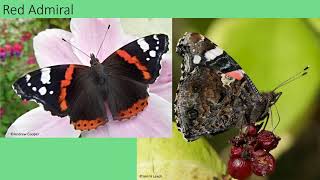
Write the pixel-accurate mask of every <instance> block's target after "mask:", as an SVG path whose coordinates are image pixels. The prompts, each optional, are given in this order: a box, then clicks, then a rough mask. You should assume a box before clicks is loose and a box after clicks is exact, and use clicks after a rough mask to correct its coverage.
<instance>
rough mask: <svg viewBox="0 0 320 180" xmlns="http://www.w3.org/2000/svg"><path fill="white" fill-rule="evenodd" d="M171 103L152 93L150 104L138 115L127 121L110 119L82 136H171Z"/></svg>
mask: <svg viewBox="0 0 320 180" xmlns="http://www.w3.org/2000/svg"><path fill="white" fill-rule="evenodd" d="M171 116H172V112H171V103H169V102H168V101H166V100H164V99H163V98H161V97H160V96H158V95H156V94H152V93H151V94H150V97H149V105H148V106H147V108H146V109H145V110H144V111H142V112H141V113H140V114H138V116H137V117H135V118H133V119H130V120H127V121H109V122H108V123H107V124H106V125H104V126H102V127H99V128H97V129H96V130H91V131H87V132H82V133H81V136H82V137H171V124H172V117H171Z"/></svg>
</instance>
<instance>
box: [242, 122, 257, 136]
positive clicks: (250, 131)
mask: <svg viewBox="0 0 320 180" xmlns="http://www.w3.org/2000/svg"><path fill="white" fill-rule="evenodd" d="M245 134H246V135H248V136H255V135H257V128H256V127H255V126H254V125H252V124H250V125H248V126H246V127H245Z"/></svg>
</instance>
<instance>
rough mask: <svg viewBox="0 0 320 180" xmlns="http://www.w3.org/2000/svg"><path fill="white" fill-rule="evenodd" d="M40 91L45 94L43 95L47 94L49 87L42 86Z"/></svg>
mask: <svg viewBox="0 0 320 180" xmlns="http://www.w3.org/2000/svg"><path fill="white" fill-rule="evenodd" d="M38 91H39V93H40V94H41V95H42V96H43V95H45V94H46V93H47V89H46V87H44V86H43V87H41V88H40V89H39V90H38Z"/></svg>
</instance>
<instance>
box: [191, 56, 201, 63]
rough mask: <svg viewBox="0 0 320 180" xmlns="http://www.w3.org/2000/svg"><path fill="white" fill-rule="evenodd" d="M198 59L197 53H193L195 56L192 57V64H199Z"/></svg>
mask: <svg viewBox="0 0 320 180" xmlns="http://www.w3.org/2000/svg"><path fill="white" fill-rule="evenodd" d="M200 61H201V57H200V56H199V55H195V56H194V57H193V63H194V64H199V63H200Z"/></svg>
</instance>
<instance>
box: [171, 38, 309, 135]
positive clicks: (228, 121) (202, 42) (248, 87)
mask: <svg viewBox="0 0 320 180" xmlns="http://www.w3.org/2000/svg"><path fill="white" fill-rule="evenodd" d="M176 52H177V53H178V54H179V55H181V56H182V57H183V62H182V64H181V78H180V81H179V84H178V89H177V92H176V99H175V102H174V106H175V116H176V120H177V125H178V127H179V130H180V131H181V132H182V133H183V134H184V137H185V138H186V139H187V140H188V141H193V140H196V139H198V138H199V137H200V136H201V135H205V134H211V135H215V134H218V133H221V132H224V131H226V130H228V129H230V128H232V127H240V126H242V125H245V124H251V123H255V122H258V121H261V120H263V119H265V118H267V119H268V117H269V112H270V108H271V106H273V105H274V104H275V103H276V102H277V100H278V99H279V97H280V96H281V94H282V93H281V92H275V90H276V89H277V88H279V87H281V86H282V85H284V84H286V83H288V82H291V81H292V80H294V79H296V78H297V77H299V76H300V77H301V76H302V75H305V74H306V70H307V69H308V67H307V68H305V69H304V71H302V72H300V73H298V74H296V75H295V76H293V77H292V78H290V79H288V80H287V81H285V82H283V83H281V84H280V85H279V86H278V87H277V88H275V89H274V90H273V91H271V92H263V93H260V92H259V91H258V90H257V88H256V87H255V85H254V84H253V82H252V81H251V80H250V78H249V76H248V75H247V74H246V73H245V72H244V71H243V70H242V68H241V67H240V66H239V64H238V63H237V62H236V61H235V60H234V59H233V58H232V57H230V56H229V55H228V54H227V53H226V52H225V51H224V50H222V49H221V48H219V47H218V46H217V45H216V44H214V43H213V42H211V41H210V40H209V39H207V38H206V37H204V36H203V35H201V34H198V33H186V34H185V35H184V36H183V37H182V38H181V39H180V40H179V42H178V44H177V49H176Z"/></svg>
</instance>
